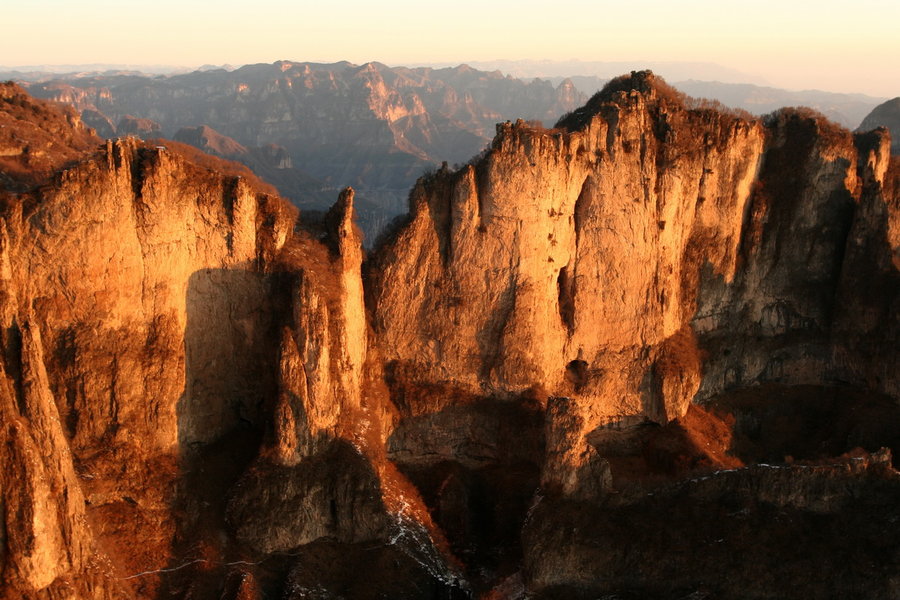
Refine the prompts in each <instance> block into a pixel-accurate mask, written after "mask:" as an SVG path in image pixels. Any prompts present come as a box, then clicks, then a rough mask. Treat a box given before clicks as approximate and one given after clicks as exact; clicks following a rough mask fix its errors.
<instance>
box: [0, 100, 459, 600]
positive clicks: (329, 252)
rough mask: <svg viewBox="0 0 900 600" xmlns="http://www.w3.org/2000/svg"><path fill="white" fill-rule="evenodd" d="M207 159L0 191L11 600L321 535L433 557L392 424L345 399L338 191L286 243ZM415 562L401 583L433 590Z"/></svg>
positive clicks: (136, 149)
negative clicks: (397, 465) (320, 221)
mask: <svg viewBox="0 0 900 600" xmlns="http://www.w3.org/2000/svg"><path fill="white" fill-rule="evenodd" d="M21 99H22V101H23V102H26V103H29V104H31V105H33V106H35V107H37V108H41V109H43V108H45V107H44V106H43V105H41V104H35V103H33V101H31V100H30V99H28V98H27V97H24V96H23V97H22V98H21ZM48 110H50V109H48ZM26 133H27V132H26ZM23 135H24V134H23ZM205 164H206V165H207V167H208V166H212V167H213V169H209V168H206V167H203V166H199V165H197V164H195V163H193V162H191V160H190V159H189V158H188V157H186V156H185V155H183V154H181V153H180V152H179V150H178V148H177V147H174V146H173V147H162V146H157V147H154V146H147V145H144V144H142V143H140V142H137V141H134V140H125V141H120V142H107V143H106V145H105V146H100V147H99V148H98V149H97V150H96V151H95V152H94V153H93V154H92V155H84V154H82V159H81V161H80V162H78V163H77V164H76V165H74V166H72V167H71V168H69V169H67V170H64V171H61V172H59V173H58V174H57V175H56V176H54V177H53V179H52V180H51V181H49V182H48V184H47V185H45V186H44V187H42V188H37V189H32V190H30V191H27V192H22V193H18V194H17V193H15V192H5V196H4V208H3V221H2V230H0V264H2V273H0V290H2V298H3V302H2V307H0V308H2V313H0V318H2V322H3V326H2V346H3V352H4V353H3V363H2V369H3V374H4V377H3V381H2V398H3V409H2V410H3V415H4V416H3V423H4V427H3V440H4V443H3V448H4V451H3V454H2V460H3V467H4V468H3V473H4V475H3V487H2V490H3V497H2V506H3V508H4V511H3V513H4V519H5V526H4V528H3V532H4V533H3V536H2V542H3V543H2V553H0V557H2V563H3V567H4V569H3V574H4V575H3V576H4V589H5V590H7V591H8V592H9V594H12V596H10V597H16V596H15V594H16V593H18V594H21V595H22V597H46V598H63V597H72V598H89V597H90V598H99V597H107V596H108V597H122V596H128V597H152V596H153V595H154V594H155V593H157V590H164V589H168V590H170V592H172V593H182V594H188V593H191V592H190V590H191V589H194V590H195V591H194V592H193V593H194V594H198V593H199V594H203V593H205V592H204V591H203V590H205V589H206V588H205V587H203V586H205V585H207V582H206V580H204V579H203V577H202V576H201V575H196V573H194V574H195V575H196V578H195V579H191V578H187V579H186V581H181V580H175V579H173V580H165V579H161V577H162V576H163V574H164V573H165V572H166V571H165V569H167V568H172V569H175V571H177V572H178V573H179V575H185V574H190V573H192V572H194V571H191V570H188V569H183V568H182V567H183V566H184V565H187V564H190V565H197V566H196V568H197V569H199V572H200V573H206V574H207V575H208V574H210V573H218V574H219V576H220V577H224V576H225V574H227V570H228V569H227V567H226V566H224V565H225V563H227V562H228V561H229V560H231V561H232V562H233V561H234V560H237V558H238V557H239V556H244V555H243V554H241V552H251V553H252V552H262V553H269V552H273V551H276V550H286V549H292V548H295V547H297V546H298V545H301V544H304V543H308V542H311V541H314V540H316V539H318V538H320V537H322V536H328V535H338V537H339V539H340V540H342V541H344V542H363V541H368V542H371V541H372V540H376V541H377V540H382V541H383V542H385V543H386V541H387V540H390V539H398V538H401V537H403V536H406V537H405V538H403V542H402V543H401V542H397V547H400V548H403V547H405V546H404V544H406V545H408V546H410V547H411V548H414V549H415V551H416V552H421V551H422V550H421V549H422V548H423V547H427V546H428V544H432V542H431V541H430V540H431V539H432V535H431V534H430V533H429V532H428V530H427V529H426V528H424V526H423V525H422V523H428V518H427V516H419V517H415V518H414V515H415V512H416V511H417V510H418V511H419V512H421V513H423V514H425V511H424V508H422V507H421V506H420V504H417V502H418V501H417V496H416V495H415V492H408V493H407V495H406V496H405V497H403V496H401V495H399V492H397V491H396V489H402V482H403V481H404V480H403V478H402V476H400V475H399V474H396V473H395V472H394V471H393V470H391V469H390V468H389V465H387V464H386V461H384V460H383V458H381V455H383V452H381V455H379V452H378V449H379V448H380V447H381V444H380V442H379V440H381V439H382V435H383V434H382V428H383V427H384V423H385V422H388V421H389V420H390V414H389V413H390V411H388V410H387V409H386V408H385V406H384V405H383V402H384V399H383V398H381V397H380V396H378V395H377V394H375V395H373V396H372V398H370V399H369V400H368V402H364V398H363V394H362V389H363V385H362V382H363V379H364V370H363V368H364V365H365V363H366V352H367V343H366V321H365V311H364V308H363V293H362V279H361V276H360V265H361V262H362V248H361V240H360V237H359V233H358V231H357V230H356V229H355V228H354V226H353V224H352V220H351V219H352V215H353V194H352V192H349V191H348V192H347V193H345V194H344V195H343V196H342V198H341V200H340V202H339V203H338V205H337V206H336V207H335V209H334V210H333V211H332V213H331V214H330V215H329V218H328V219H327V222H326V224H325V226H324V229H323V230H322V231H320V232H318V233H316V234H315V235H313V234H310V233H307V232H303V231H300V232H295V221H296V216H297V214H296V210H294V209H292V208H291V207H290V206H289V205H288V204H286V203H285V202H284V201H282V200H281V199H279V198H276V197H273V196H270V195H268V194H266V193H265V192H264V191H261V190H262V189H263V188H262V186H260V184H259V183H258V182H256V181H255V180H253V179H252V178H246V177H243V176H241V175H228V171H229V168H230V167H229V165H227V164H225V163H217V162H215V161H210V160H209V159H207V162H206V163H205ZM319 236H324V239H325V241H319V239H318V238H319ZM370 387H373V386H370ZM373 389H376V388H373ZM363 421H365V422H366V423H367V424H366V426H365V427H364V428H363V427H362V425H361V422H363ZM223 448H224V450H223ZM304 459H305V460H304ZM301 462H302V463H303V464H300V463H301ZM336 465H340V469H341V470H342V471H341V472H340V474H339V475H337V476H335V477H333V478H331V479H329V477H330V476H329V475H327V473H329V472H332V473H333V472H337V469H338V467H337V466H336ZM349 465H356V466H354V467H353V468H350V466H349ZM245 467H249V470H248V471H247V473H246V474H244V475H243V477H242V478H241V479H240V481H236V480H237V479H238V478H240V477H241V476H242V474H243V469H244V468H245ZM385 473H386V474H385ZM384 477H387V478H394V479H396V480H398V481H399V482H400V483H398V484H397V485H396V486H393V487H391V486H389V485H387V484H385V483H383V482H382V478H384ZM232 486H235V487H234V491H233V492H229V490H231V489H232ZM298 494H299V496H298ZM260 495H262V497H260ZM298 497H299V498H305V500H302V502H301V504H297V505H293V506H291V499H292V498H294V499H295V498H298ZM229 498H231V503H230V505H228V506H226V500H228V499H229ZM276 507H282V510H287V511H288V513H287V514H284V515H283V519H282V520H279V519H278V518H277V513H276V510H275V509H276ZM270 509H271V510H270ZM242 511H249V514H248V515H246V516H245V515H244V514H243V512H242ZM297 511H299V514H302V515H303V516H304V517H305V518H306V520H305V521H299V522H298V520H297V515H298V513H297ZM226 513H227V514H228V515H231V517H228V518H227V519H226ZM212 515H217V516H212ZM316 515H318V516H316ZM310 517H312V519H313V520H312V521H310ZM228 519H230V520H228ZM313 521H314V522H313ZM226 523H230V525H227V524H226ZM398 532H400V533H398ZM404 532H406V533H404ZM401 534H402V535H401ZM230 535H233V536H234V538H229V536H230ZM228 539H236V540H238V541H237V542H233V543H232V542H228V541H223V540H228ZM235 544H244V546H240V547H242V548H246V550H235V549H234V548H235ZM217 553H219V554H218V555H217ZM221 553H225V554H227V556H222V554H221ZM407 553H409V551H407ZM433 555H434V557H433V558H431V559H427V558H421V557H417V560H418V561H419V562H420V563H422V564H424V565H425V567H418V564H419V563H415V564H416V565H417V566H416V568H419V569H422V568H424V569H426V570H422V571H421V572H419V571H416V568H413V567H412V566H410V567H408V569H411V572H413V573H414V575H415V576H416V577H418V578H419V579H420V580H424V581H426V582H430V581H436V582H437V583H436V584H434V585H444V584H442V583H441V580H440V579H435V576H434V573H440V570H441V569H444V570H445V571H446V570H447V567H446V566H444V562H443V560H444V559H443V558H441V555H440V553H438V552H437V551H436V550H434V551H433ZM234 564H239V563H234ZM176 567H177V568H176ZM428 569H430V571H429V570H428ZM445 579H447V580H448V581H449V580H450V579H451V576H450V575H448V576H447V577H445ZM428 585H431V584H428ZM160 586H162V587H160ZM197 590H199V591H197ZM217 593H218V592H217Z"/></svg>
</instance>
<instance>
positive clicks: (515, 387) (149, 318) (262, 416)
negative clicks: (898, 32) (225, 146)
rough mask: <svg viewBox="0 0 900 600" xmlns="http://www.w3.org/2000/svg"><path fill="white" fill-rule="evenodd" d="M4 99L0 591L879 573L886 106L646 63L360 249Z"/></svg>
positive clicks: (899, 208) (894, 180) (335, 587)
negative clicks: (725, 90)
mask: <svg viewBox="0 0 900 600" xmlns="http://www.w3.org/2000/svg"><path fill="white" fill-rule="evenodd" d="M0 91H2V93H0V122H2V123H3V124H4V125H5V126H6V127H4V130H3V131H4V133H3V135H4V136H5V137H4V140H5V141H4V142H3V143H4V144H6V145H7V146H9V147H10V148H12V149H13V150H15V152H14V153H9V154H8V155H7V156H6V157H5V158H4V160H5V162H3V163H0V164H2V165H3V166H4V168H3V172H2V174H3V177H2V178H0V184H2V185H3V189H2V190H0V199H2V221H0V299H2V301H0V320H2V328H0V345H2V348H0V349H2V354H0V425H2V428H0V432H2V433H0V467H2V468H0V513H2V527H0V569H2V582H3V591H2V594H0V595H2V596H3V597H8V598H39V599H54V600H55V599H61V598H70V599H72V600H76V599H87V598H121V597H130V598H132V597H133V598H161V597H167V598H168V597H174V598H194V599H206V598H215V599H220V598H224V599H228V600H231V599H240V600H249V599H261V598H273V597H274V598H292V599H294V598H296V599H299V598H363V599H366V598H373V599H374V598H381V597H391V598H409V599H413V598H425V597H433V598H463V597H484V598H524V597H526V595H527V596H528V597H535V598H563V597H565V598H578V597H585V598H587V597H597V596H598V595H604V594H607V595H610V594H612V595H615V594H618V595H619V596H616V597H622V595H627V594H631V595H637V597H648V598H683V597H692V598H694V597H696V598H701V597H710V598H713V597H714V598H745V597H748V596H749V597H754V598H778V597H784V596H785V594H788V593H794V590H793V588H791V589H789V588H786V587H784V585H785V584H784V581H786V580H789V581H790V582H792V583H791V584H792V585H794V586H799V588H798V589H801V590H802V592H803V593H804V594H805V595H806V596H807V597H811V598H832V597H849V595H851V594H852V593H858V592H859V591H860V590H862V593H863V595H864V596H867V597H873V598H875V597H892V595H896V592H897V589H898V585H900V581H898V580H897V578H896V575H895V574H896V573H897V572H898V569H900V564H898V557H900V546H898V544H897V542H896V541H895V540H897V539H900V536H898V534H900V531H898V523H900V521H898V519H897V515H896V510H895V509H894V508H893V507H894V506H896V505H898V501H900V479H898V477H897V472H896V471H895V470H894V469H893V466H892V458H891V451H892V450H893V451H894V452H896V451H898V450H900V408H898V400H900V379H898V374H897V368H896V367H897V365H898V364H900V356H898V350H897V349H898V347H900V346H898V337H900V317H898V315H900V310H898V308H900V307H898V302H900V275H898V268H900V258H898V257H900V196H898V190H900V186H898V183H900V163H898V162H897V160H896V159H891V157H890V154H889V148H890V140H889V135H888V134H887V132H886V131H885V130H876V131H874V132H869V133H864V134H857V135H855V136H854V135H852V134H850V133H849V132H847V131H846V130H843V129H841V128H838V127H836V126H834V125H832V124H830V123H828V122H827V121H826V120H824V119H823V118H821V117H820V116H817V115H815V114H813V113H810V112H806V111H802V110H784V111H780V112H778V113H775V114H773V115H771V116H770V117H768V118H766V119H763V120H761V121H748V120H744V119H743V118H741V117H739V116H736V115H731V114H723V113H721V112H717V111H716V110H712V109H710V108H706V107H704V106H703V105H702V104H694V103H692V101H691V100H690V99H686V98H684V97H683V96H681V95H680V94H678V93H677V92H675V91H674V90H672V89H671V88H669V87H668V86H667V85H666V84H665V83H664V82H662V81H660V80H658V79H657V78H655V77H654V76H653V75H652V74H649V73H646V72H645V73H633V74H632V75H631V76H626V77H623V78H619V79H617V80H614V81H613V82H612V83H611V84H610V85H609V86H608V87H607V88H606V89H605V90H603V91H602V92H601V93H600V94H598V95H597V96H595V97H594V98H592V99H591V100H590V101H589V102H588V103H587V105H585V106H584V107H583V108H580V109H578V110H576V111H575V112H574V113H571V114H569V115H567V116H565V117H564V118H562V119H561V120H560V122H559V123H558V125H557V127H556V128H555V129H552V130H545V129H541V128H535V127H532V126H528V125H525V124H524V123H516V124H510V123H506V124H503V125H500V126H498V128H497V136H496V138H495V140H494V142H493V144H492V146H491V147H490V148H489V149H488V150H487V151H486V152H485V153H484V154H483V155H481V156H479V157H476V158H475V159H473V160H472V161H471V163H470V164H468V165H466V166H464V167H463V168H461V169H459V170H457V171H454V172H451V171H450V170H449V169H446V168H445V169H442V170H440V171H438V172H436V173H434V174H432V175H430V176H427V177H425V178H423V179H422V180H420V181H419V183H418V184H417V186H416V188H415V189H414V190H413V192H412V194H411V198H410V199H411V211H410V214H409V216H408V218H407V219H406V221H405V222H403V223H399V224H397V225H396V227H395V228H394V230H393V231H391V232H390V233H389V234H388V235H387V236H386V238H385V239H384V240H382V241H381V242H380V244H378V246H377V248H376V250H375V251H374V252H373V254H372V255H370V256H369V257H366V256H365V255H364V251H363V248H362V240H361V235H360V233H359V230H358V229H357V227H356V225H355V224H354V213H355V209H354V196H353V191H352V190H350V189H347V190H345V191H344V192H342V193H341V195H340V197H339V198H338V200H337V202H336V204H335V205H334V207H333V208H332V209H331V211H330V212H329V213H328V214H327V215H325V216H324V217H322V218H320V219H318V220H316V221H313V220H310V219H305V218H304V217H303V215H300V217H299V218H298V215H297V213H296V210H294V209H292V208H290V206H289V205H288V204H286V203H285V202H284V201H282V200H281V199H279V198H277V197H275V196H274V195H271V194H270V193H269V191H270V190H269V188H267V187H266V186H265V185H264V184H262V183H260V182H259V181H257V180H256V179H255V178H254V177H253V176H252V175H251V174H250V173H248V172H247V171H246V170H243V169H241V168H238V167H236V166H235V165H233V164H229V163H225V162H222V161H219V160H217V159H213V158H211V157H208V156H204V155H199V154H196V153H195V152H193V151H188V150H186V149H185V148H184V147H183V146H181V145H179V144H172V145H167V146H155V145H147V144H144V143H142V142H138V141H136V140H133V139H124V140H119V141H110V142H106V143H105V144H103V143H101V142H100V141H99V140H98V139H96V138H94V137H92V136H91V134H90V133H89V132H88V131H86V130H85V128H84V127H83V126H82V125H81V124H80V122H79V121H78V120H77V119H75V118H74V116H72V115H69V116H68V117H67V116H66V115H65V114H63V113H60V112H59V111H58V110H57V109H55V108H53V107H52V106H50V105H47V104H44V103H38V102H35V101H33V100H32V99H30V98H29V97H28V96H27V95H25V94H24V93H23V92H22V91H21V90H20V89H18V88H16V87H15V86H12V85H5V86H3V87H2V90H0ZM35 116H36V117H35ZM25 148H28V151H27V152H26V151H25ZM38 150H40V151H41V152H43V154H40V153H39V152H38ZM829 532H833V533H829ZM797 543H802V544H803V545H804V547H806V548H807V549H808V550H809V552H808V557H809V558H808V559H807V560H806V562H803V561H798V560H796V548H795V545H796V544H797ZM836 548H840V551H837V550H835V549H836ZM735 556H744V557H747V560H748V561H750V562H752V565H747V564H741V563H740V561H736V560H735V558H734V557H735ZM698 557H701V558H698ZM823 561H825V562H828V568H827V569H824V571H823V570H822V569H818V568H814V567H813V566H812V564H811V563H813V562H816V563H817V564H818V563H821V562H823ZM829 561H830V562H829ZM814 571H815V572H816V575H815V576H814V575H813V572H814ZM712 573H715V575H712Z"/></svg>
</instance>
